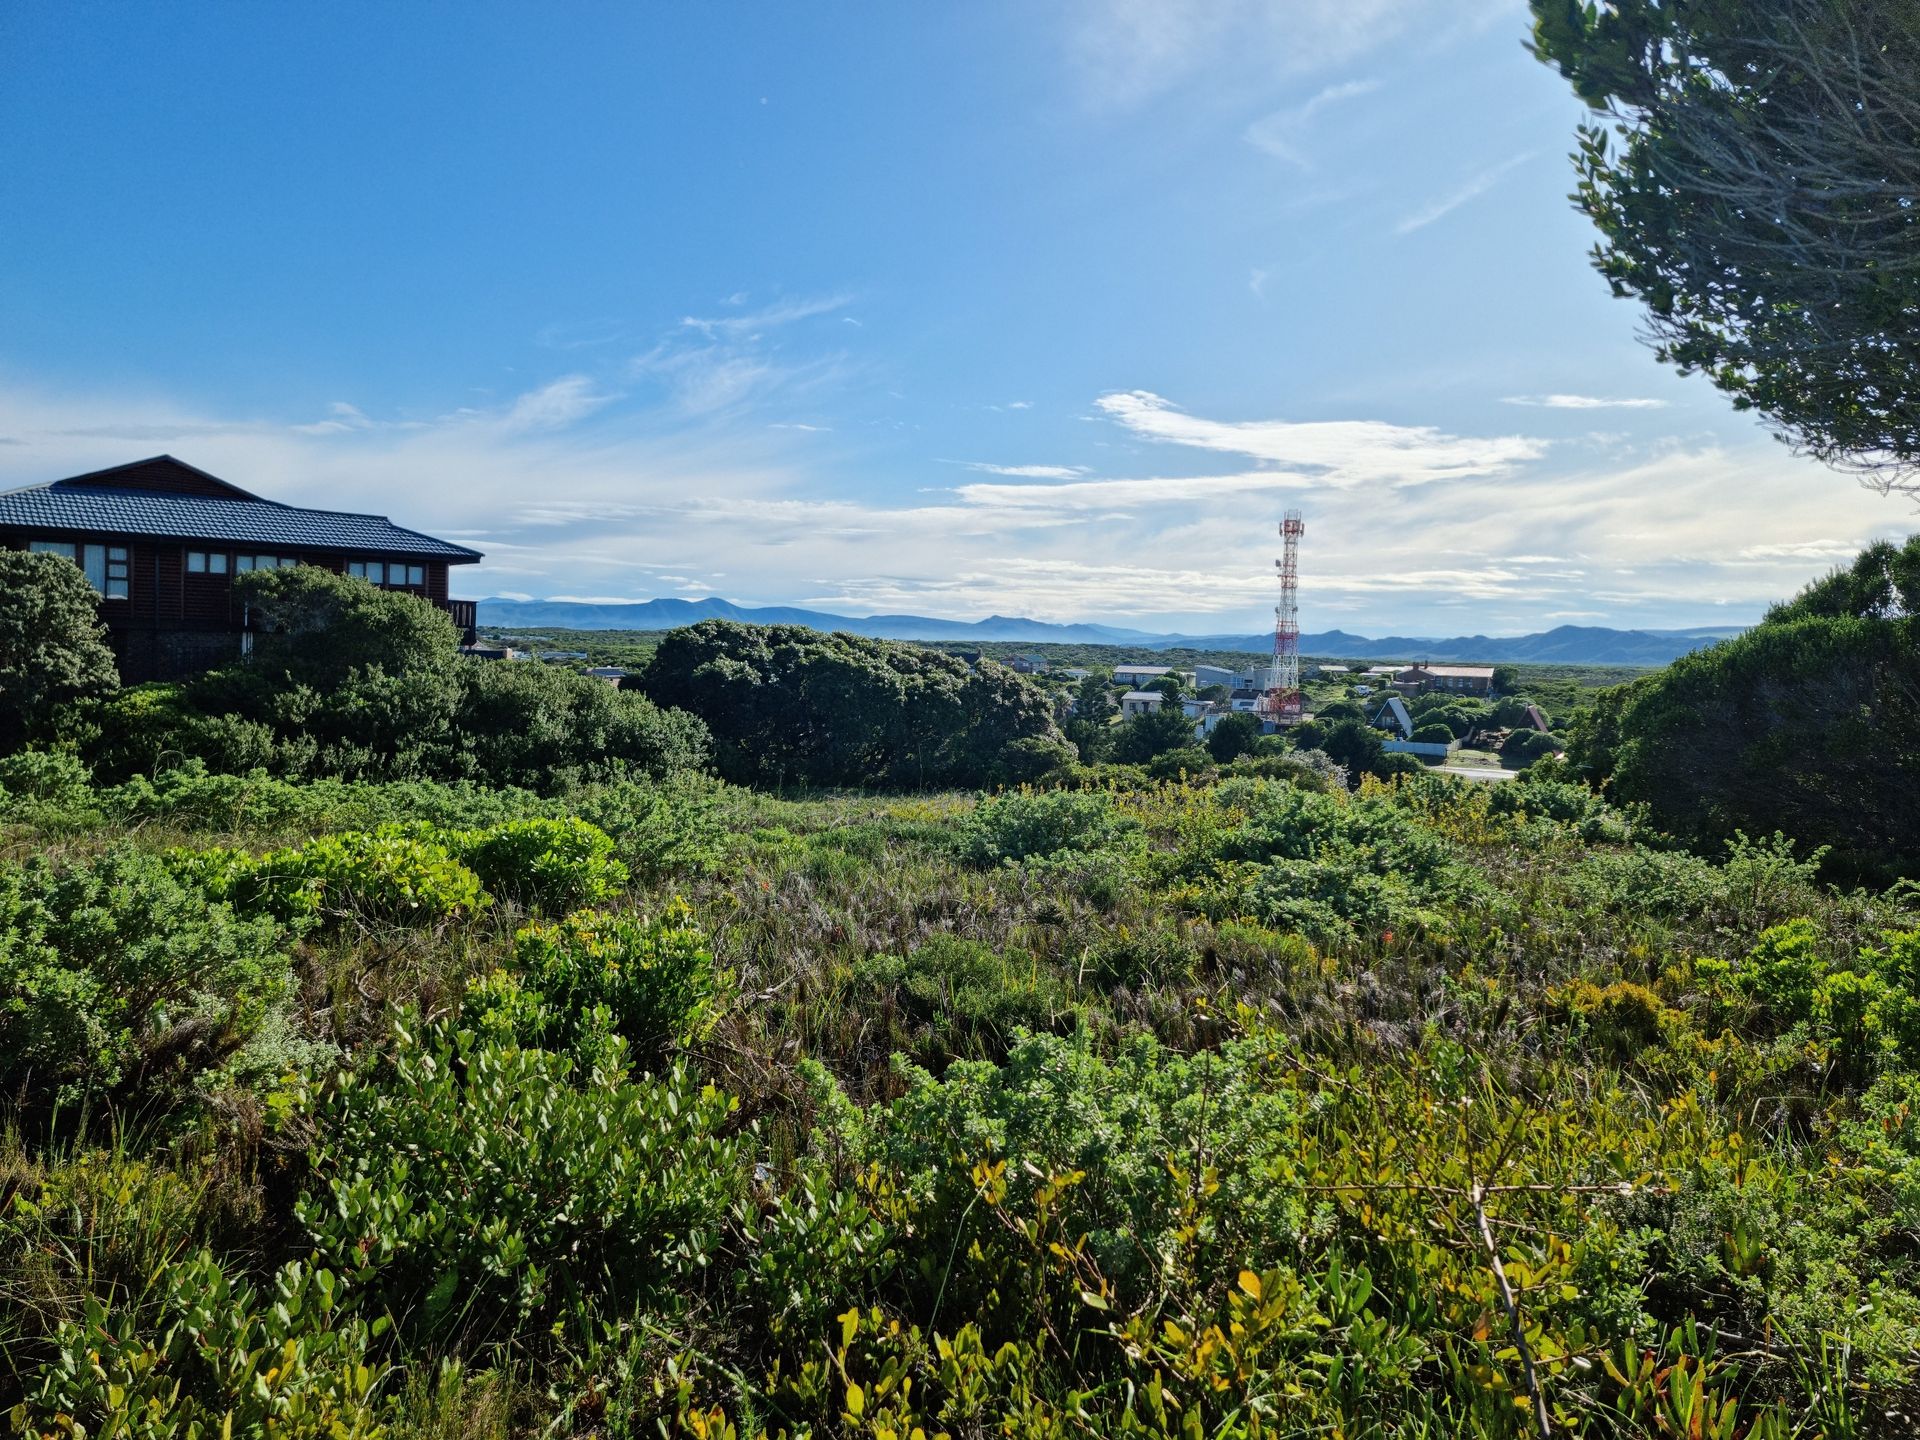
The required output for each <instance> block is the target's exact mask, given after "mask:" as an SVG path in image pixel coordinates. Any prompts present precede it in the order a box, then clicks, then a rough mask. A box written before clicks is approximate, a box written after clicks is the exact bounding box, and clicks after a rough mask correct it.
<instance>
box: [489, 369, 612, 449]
mask: <svg viewBox="0 0 1920 1440" xmlns="http://www.w3.org/2000/svg"><path fill="white" fill-rule="evenodd" d="M618 398H619V397H618V396H616V395H612V394H607V393H604V392H602V391H601V390H600V388H599V387H598V386H597V385H596V384H595V383H594V382H593V380H591V379H590V378H589V377H587V376H585V375H564V376H562V377H561V378H560V379H558V380H554V381H552V382H550V383H548V384H546V385H542V386H541V387H540V388H539V389H538V390H529V391H528V392H527V393H526V394H524V395H522V396H520V397H519V398H518V399H517V400H515V401H514V402H513V404H512V405H511V406H509V407H508V409H507V411H506V413H505V414H504V415H502V416H501V417H500V421H499V425H500V429H501V430H502V431H503V432H505V433H506V434H509V435H517V434H522V433H524V432H526V431H529V430H563V429H565V428H566V427H567V426H569V425H572V424H574V423H575V422H576V421H579V420H584V419H585V418H586V417H587V416H589V415H591V414H592V413H593V412H594V411H596V410H598V409H600V408H601V407H602V406H605V405H609V404H611V403H612V402H613V401H614V400H616V399H618Z"/></svg>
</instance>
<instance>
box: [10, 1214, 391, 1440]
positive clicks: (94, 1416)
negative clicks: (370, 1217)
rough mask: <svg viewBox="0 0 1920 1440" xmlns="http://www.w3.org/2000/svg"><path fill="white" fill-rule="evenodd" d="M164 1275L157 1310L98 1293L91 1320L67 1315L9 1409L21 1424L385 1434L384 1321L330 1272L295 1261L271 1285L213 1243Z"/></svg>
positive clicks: (301, 1436) (50, 1432)
mask: <svg viewBox="0 0 1920 1440" xmlns="http://www.w3.org/2000/svg"><path fill="white" fill-rule="evenodd" d="M158 1278H159V1279H160V1281H161V1283H162V1286H163V1289H162V1293H161V1295H160V1297H159V1302H158V1304H157V1306H156V1307H155V1312H154V1313H153V1314H151V1315H145V1316H143V1315H140V1314H139V1313H137V1311H135V1310H133V1309H132V1308H123V1309H114V1308H110V1307H108V1306H106V1305H103V1304H101V1303H100V1302H99V1301H97V1300H89V1301H88V1303H87V1306H86V1312H85V1316H84V1318H82V1319H78V1320H69V1321H67V1322H65V1323H64V1324H63V1325H62V1326H61V1327H60V1330H59V1333H58V1335H57V1336H56V1337H55V1347H56V1358H55V1359H54V1360H53V1361H52V1363H50V1364H48V1365H47V1366H46V1367H45V1368H44V1369H43V1370H42V1371H41V1379H40V1383H39V1386H38V1388H37V1389H36V1390H35V1391H34V1392H33V1394H32V1395H31V1396H30V1398H29V1399H27V1400H26V1401H23V1402H22V1403H21V1404H20V1405H19V1406H18V1407H17V1408H16V1409H15V1411H14V1413H13V1419H14V1424H15V1428H16V1429H17V1430H19V1431H21V1432H23V1433H27V1434H33V1435H45V1436H72V1437H75V1440H79V1437H82V1436H87V1435H111V1436H115V1437H123V1440H194V1437H199V1436H215V1435H274V1436H286V1437H288V1440H375V1437H378V1436H380V1435H383V1434H385V1433H386V1431H385V1427H384V1424H383V1421H384V1418H385V1416H384V1411H385V1408H386V1407H385V1405H384V1403H383V1397H382V1396H381V1394H380V1391H381V1388H382V1386H383V1384H384V1382H385V1380H386V1378H387V1371H388V1366H387V1365H386V1364H385V1363H384V1362H382V1361H380V1360H378V1359H377V1358H375V1357H374V1355H373V1354H372V1353H371V1352H372V1349H373V1343H372V1342H373V1337H374V1335H375V1334H376V1333H377V1332H378V1331H379V1330H381V1329H384V1328H385V1326H384V1324H378V1325H369V1324H368V1323H367V1322H366V1321H364V1320H362V1319H359V1318H357V1317H355V1316H354V1314H353V1310H352V1303H351V1301H350V1299H349V1298H348V1296H347V1294H346V1289H345V1287H344V1286H343V1285H342V1284H341V1282H340V1281H339V1280H338V1279H336V1278H335V1276H334V1274H333V1272H331V1271H328V1270H324V1269H316V1268H314V1267H312V1266H309V1265H305V1264H302V1263H300V1262H297V1261H295V1262H290V1263H288V1264H287V1265H285V1266H283V1267H282V1268H281V1269H280V1270H279V1271H278V1272H277V1273H276V1274H275V1275H274V1277H273V1282H272V1287H271V1289H270V1290H269V1291H268V1292H267V1293H265V1294H262V1293H260V1292H259V1291H257V1290H256V1289H255V1288H254V1287H253V1286H252V1285H250V1284H248V1283H247V1282H246V1281H245V1280H237V1279H235V1278H234V1276H233V1275H231V1274H230V1273H229V1272H228V1271H227V1270H226V1269H225V1268H224V1267H223V1266H221V1264H220V1263H219V1261H218V1260H216V1259H215V1258H214V1257H213V1256H212V1255H211V1254H209V1253H207V1252H206V1251H204V1250H203V1251H200V1252H198V1253H196V1254H193V1255H189V1256H186V1257H183V1258H181V1259H179V1260H177V1261H175V1262H174V1263H173V1264H171V1265H169V1266H168V1267H167V1268H166V1269H165V1271H164V1272H163V1274H162V1275H161V1276H160V1277H158Z"/></svg>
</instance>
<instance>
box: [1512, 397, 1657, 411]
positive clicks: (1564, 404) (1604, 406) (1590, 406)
mask: <svg viewBox="0 0 1920 1440" xmlns="http://www.w3.org/2000/svg"><path fill="white" fill-rule="evenodd" d="M1500 403H1501V404H1503V405H1528V406H1532V407H1533V408H1535V409H1540V410H1664V409H1666V408H1667V402H1666V401H1664V400H1646V399H1637V398H1634V397H1630V396H1620V397H1613V396H1605V395H1509V396H1507V397H1506V398H1505V399H1504V400H1502V401H1501V402H1500Z"/></svg>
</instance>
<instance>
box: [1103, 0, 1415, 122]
mask: <svg viewBox="0 0 1920 1440" xmlns="http://www.w3.org/2000/svg"><path fill="white" fill-rule="evenodd" d="M1419 3H1420V0H1080V4H1079V5H1078V7H1077V11H1078V13H1077V15H1076V17H1075V23H1074V24H1073V26H1072V28H1071V30H1070V33H1069V37H1068V38H1069V47H1070V55H1071V58H1072V60H1073V62H1074V65H1075V68H1076V69H1077V71H1078V73H1079V76H1080V80H1081V85H1082V89H1083V92H1084V93H1085V95H1086V97H1087V99H1088V100H1089V101H1090V102H1092V103H1093V104H1095V105H1096V106H1099V107H1102V108H1115V107H1124V106H1129V105H1137V104H1139V103H1141V102H1143V101H1146V100H1150V99H1152V98H1153V97H1155V96H1157V95H1160V94H1162V93H1164V92H1166V91H1168V90H1171V89H1173V88H1174V87H1176V86H1178V85H1181V84H1184V83H1186V82H1187V81H1189V80H1192V79H1195V78H1196V77H1198V76H1200V75H1202V74H1205V75H1206V76H1208V77H1209V79H1210V80H1212V79H1214V78H1215V77H1218V76H1220V75H1222V74H1228V73H1232V74H1244V75H1247V76H1249V77H1251V76H1255V75H1260V74H1265V75H1268V76H1271V75H1272V74H1274V73H1276V72H1278V73H1282V74H1303V73H1307V72H1310V71H1314V70H1319V69H1323V68H1325V67H1327V66H1330V65H1334V64H1337V63H1339V62H1341V61H1343V60H1347V59H1350V58H1352V57H1353V56H1355V55H1359V54H1363V53H1365V52H1366V51H1368V50H1371V49H1373V48H1374V47H1375V46H1377V45H1379V44H1382V43H1383V42H1385V41H1386V40H1389V39H1391V38H1392V37H1393V36H1394V35H1395V34H1397V33H1398V32H1399V31H1400V29H1401V28H1402V26H1403V25H1404V24H1405V22H1406V19H1407V17H1408V16H1410V15H1412V14H1413V13H1415V12H1416V11H1417V9H1418V8H1419Z"/></svg>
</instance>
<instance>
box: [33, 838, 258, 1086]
mask: <svg viewBox="0 0 1920 1440" xmlns="http://www.w3.org/2000/svg"><path fill="white" fill-rule="evenodd" d="M286 939H287V937H286V935H285V934H284V932H283V931H282V929H281V927H280V926H279V925H277V924H276V923H274V922H273V921H272V920H271V919H267V918H257V919H249V918H241V917H240V916H237V915H235V914H234V912H233V910H232V909H231V908H230V907H229V906H228V905H226V904H224V903H221V902H219V901H217V900H210V899H209V898H208V896H207V894H206V892H205V891H204V890H202V889H201V888H199V887H198V886H196V885H193V884H191V883H186V882H183V880H182V879H181V878H180V877H178V876H177V875H176V874H175V873H174V871H173V869H172V867H171V866H170V865H169V864H168V863H167V861H165V860H163V859H161V858H159V857H156V856H152V855H148V854H144V853H141V852H139V851H135V850H131V849H116V850H111V851H108V852H107V853H106V854H104V855H101V856H99V857H97V858H95V859H92V860H89V861H86V862H84V863H80V864H74V865H67V866H55V865H51V864H48V863H46V862H45V861H40V860H35V861H31V862H29V863H28V864H26V865H24V866H14V865H0V1085H4V1086H5V1087H6V1088H7V1089H14V1090H20V1091H24V1092H25V1093H27V1094H29V1095H33V1096H38V1097H43V1098H44V1097H48V1096H52V1097H56V1098H58V1097H72V1096H75V1095H78V1094H82V1093H85V1092H89V1091H98V1090H103V1089H111V1088H113V1087H116V1086H120V1085H122V1084H125V1083H129V1082H134V1081H138V1082H140V1083H141V1084H142V1085H144V1086H149V1087H151V1086H157V1085H161V1084H163V1083H179V1082H182V1081H187V1080H192V1079H194V1078H196V1077H198V1076H199V1075H200V1074H201V1073H202V1072H203V1071H206V1070H207V1069H209V1068H210V1067H213V1066H216V1065H219V1064H221V1063H224V1062H227V1061H229V1060H231V1059H233V1058H234V1057H235V1056H236V1055H237V1053H238V1052H240V1051H241V1050H242V1049H243V1048H244V1047H245V1046H246V1045H247V1043H248V1042H249V1040H251V1039H252V1037H254V1036H255V1035H256V1034H257V1033H258V1032H259V1031H260V1030H261V1027H262V1024H263V1022H264V1021H265V1020H266V1019H267V1017H268V1015H269V1014H270V1013H271V1012H272V1011H274V1010H275V1009H276V1007H278V1006H280V1005H281V1004H283V1003H284V1001H285V999H286V996H287V989H288V961H287V955H286V951H285V947H286Z"/></svg>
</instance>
